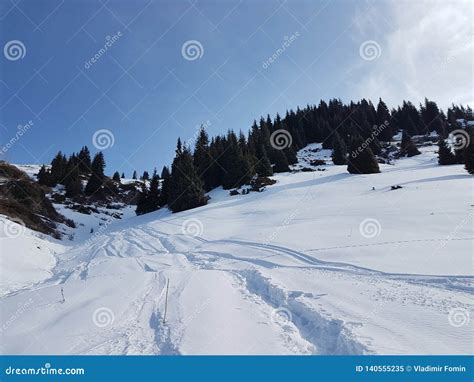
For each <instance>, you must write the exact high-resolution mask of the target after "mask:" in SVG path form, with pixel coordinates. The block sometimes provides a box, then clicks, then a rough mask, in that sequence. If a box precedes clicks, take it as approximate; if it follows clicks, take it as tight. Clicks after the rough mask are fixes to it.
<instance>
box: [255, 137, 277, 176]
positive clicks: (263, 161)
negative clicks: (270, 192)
mask: <svg viewBox="0 0 474 382" xmlns="http://www.w3.org/2000/svg"><path fill="white" fill-rule="evenodd" d="M255 159H256V161H255V164H254V168H255V172H256V173H257V174H258V175H259V176H272V175H273V169H272V164H271V163H270V160H269V159H268V156H267V153H266V150H265V147H264V146H263V144H260V145H258V147H257V150H256V158H255Z"/></svg>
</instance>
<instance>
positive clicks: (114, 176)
mask: <svg viewBox="0 0 474 382" xmlns="http://www.w3.org/2000/svg"><path fill="white" fill-rule="evenodd" d="M112 179H113V180H115V181H116V182H120V174H119V172H118V171H115V172H114V175H113V176H112Z"/></svg>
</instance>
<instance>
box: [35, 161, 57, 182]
mask: <svg viewBox="0 0 474 382" xmlns="http://www.w3.org/2000/svg"><path fill="white" fill-rule="evenodd" d="M36 177H37V178H38V183H39V184H42V185H44V186H48V187H53V186H55V183H54V182H53V180H52V178H51V172H50V171H49V170H47V169H46V166H45V165H43V166H41V168H40V170H39V172H38V175H37V176H36Z"/></svg>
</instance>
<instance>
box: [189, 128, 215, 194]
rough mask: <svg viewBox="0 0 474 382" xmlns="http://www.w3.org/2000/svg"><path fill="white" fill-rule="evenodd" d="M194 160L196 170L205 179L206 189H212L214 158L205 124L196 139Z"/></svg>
mask: <svg viewBox="0 0 474 382" xmlns="http://www.w3.org/2000/svg"><path fill="white" fill-rule="evenodd" d="M193 160H194V166H195V167H196V171H197V173H198V175H199V176H200V177H201V179H202V181H203V186H204V190H206V191H210V190H211V189H212V188H213V180H212V171H211V167H212V158H211V155H210V150H209V136H208V135H207V132H206V130H205V129H204V127H203V126H201V128H200V130H199V135H198V137H197V139H196V145H195V148H194V154H193Z"/></svg>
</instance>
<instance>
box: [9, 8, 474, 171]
mask: <svg viewBox="0 0 474 382" xmlns="http://www.w3.org/2000/svg"><path fill="white" fill-rule="evenodd" d="M472 10H473V9H472V4H471V3H469V2H452V3H450V2H429V3H424V2H400V1H399V2H392V1H337V0H332V1H331V0H323V1H284V0H278V1H270V0H261V1H255V0H253V1H250V0H249V1H247V0H222V1H195V0H190V1H184V0H175V1H158V0H143V1H141V0H139V1H114V0H110V1H107V0H100V1H99V0H97V1H89V0H84V1H77V0H75V1H62V0H43V1H18V0H2V1H1V2H0V22H1V27H0V28H1V29H0V31H1V34H0V37H1V39H0V43H1V45H2V48H4V49H2V51H3V55H2V56H1V57H0V80H1V82H0V138H1V143H2V144H4V143H5V142H9V141H10V142H11V140H12V138H15V139H14V142H13V144H11V145H10V147H8V150H4V152H3V157H4V158H5V159H6V160H8V161H11V162H15V163H42V162H46V163H48V162H50V160H51V159H52V157H53V155H54V154H55V153H56V152H57V151H58V150H63V151H64V152H66V153H68V154H69V153H71V152H72V151H78V150H79V149H80V147H81V146H82V145H88V146H89V147H90V148H91V149H92V151H93V152H95V151H97V149H96V147H94V145H93V137H94V134H96V132H97V131H99V133H101V132H100V131H101V130H107V131H108V132H106V134H110V135H109V137H111V138H112V139H113V145H110V144H108V145H107V146H110V147H107V148H106V149H104V155H105V158H106V161H107V172H108V173H111V172H113V171H115V170H118V171H120V172H122V171H124V172H125V173H126V174H127V175H130V174H131V172H132V171H133V170H134V169H137V170H138V171H140V172H141V171H143V170H144V169H147V170H152V169H153V167H155V166H156V167H158V168H159V169H161V167H162V166H163V164H169V163H170V162H171V160H172V157H173V154H174V149H175V144H176V139H177V138H178V136H179V137H181V138H182V139H183V140H185V141H189V142H192V139H193V137H194V136H195V132H196V129H197V128H198V127H199V125H201V124H205V125H206V127H207V130H208V131H209V133H210V134H211V135H216V134H219V133H224V132H225V131H226V130H227V129H234V130H240V129H241V130H243V131H247V130H248V129H249V128H250V126H251V124H252V121H253V120H254V119H256V118H259V117H260V116H261V115H266V114H268V113H269V114H270V115H272V116H274V115H275V113H277V112H279V113H280V114H284V113H285V111H286V110H287V109H290V108H296V107H297V106H305V105H306V104H308V103H310V104H312V103H318V102H319V100H320V99H329V98H332V97H338V98H341V99H342V100H343V101H348V100H350V99H354V100H356V99H360V98H363V97H365V98H369V99H372V100H373V101H374V102H376V101H377V100H378V97H382V98H384V99H385V100H386V101H387V103H388V104H389V106H394V105H396V104H398V103H399V102H400V101H401V100H402V99H409V100H411V101H413V102H414V103H416V104H418V103H419V102H420V101H421V100H422V99H423V98H424V97H425V96H427V97H429V98H432V99H434V100H435V101H437V102H439V104H440V106H442V107H443V108H445V107H446V106H447V105H449V104H450V103H451V102H456V103H464V104H466V103H469V104H471V105H472V101H473V99H472V98H473V96H472V40H471V38H470V36H472V32H473V31H472V24H471V22H470V17H472ZM470 15H471V16H470ZM12 41H13V43H12ZM16 41H19V42H20V43H21V44H22V45H19V47H20V56H19V57H18V56H15V51H14V50H11V51H10V50H7V48H8V47H11V46H12V45H15V42H16ZM107 42H109V46H108V47H107V48H106V49H105V46H106V43H107ZM17 44H18V43H17ZM187 45H190V46H191V48H190V50H189V51H186V50H185V49H184V50H183V46H185V47H186V46H187ZM364 47H365V48H367V50H365V49H364ZM193 48H195V50H194V51H193ZM12 49H13V48H12ZM193 52H194V53H197V55H196V56H193V55H192V54H193ZM94 56H96V60H95V62H91V59H92V58H93V57H94ZM272 56H273V62H269V58H270V57H272ZM29 121H32V124H31V126H29V127H28V129H26V131H25V132H24V134H22V135H21V137H18V125H23V126H24V125H25V124H27V123H28V122H29ZM23 130H25V128H23ZM109 132H110V133H109ZM96 137H97V134H96ZM108 142H110V141H108ZM99 147H100V144H99Z"/></svg>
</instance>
